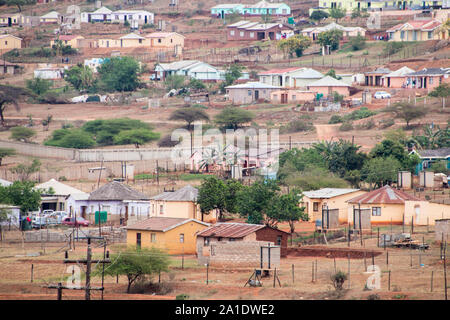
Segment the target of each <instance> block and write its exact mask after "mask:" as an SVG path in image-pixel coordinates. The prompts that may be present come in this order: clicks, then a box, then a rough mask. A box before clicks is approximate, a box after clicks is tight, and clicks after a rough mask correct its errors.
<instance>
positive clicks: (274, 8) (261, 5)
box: [242, 0, 291, 16]
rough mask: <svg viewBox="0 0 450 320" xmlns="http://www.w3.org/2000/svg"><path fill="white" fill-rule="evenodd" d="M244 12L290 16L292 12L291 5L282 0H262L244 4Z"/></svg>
mask: <svg viewBox="0 0 450 320" xmlns="http://www.w3.org/2000/svg"><path fill="white" fill-rule="evenodd" d="M242 13H243V15H245V16H261V15H269V16H288V15H290V14H291V7H289V6H288V5H287V4H286V3H282V2H267V1H265V0H262V1H259V2H257V3H255V4H253V5H252V4H250V5H244V8H243V11H242Z"/></svg>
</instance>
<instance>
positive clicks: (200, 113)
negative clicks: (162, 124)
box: [169, 107, 209, 131]
mask: <svg viewBox="0 0 450 320" xmlns="http://www.w3.org/2000/svg"><path fill="white" fill-rule="evenodd" d="M169 120H179V121H186V123H187V129H188V130H190V131H191V130H192V129H193V126H192V124H193V123H194V122H195V121H201V120H205V121H209V116H208V114H207V113H206V112H205V111H204V110H203V109H200V108H198V107H188V108H180V109H177V110H175V111H174V112H172V114H171V115H170V117H169Z"/></svg>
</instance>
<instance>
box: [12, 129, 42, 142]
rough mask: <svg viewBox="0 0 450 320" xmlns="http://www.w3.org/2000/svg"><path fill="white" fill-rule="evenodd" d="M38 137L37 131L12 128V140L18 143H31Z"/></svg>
mask: <svg viewBox="0 0 450 320" xmlns="http://www.w3.org/2000/svg"><path fill="white" fill-rule="evenodd" d="M35 135H36V131H34V130H33V129H31V128H27V127H14V128H11V136H10V138H11V139H13V140H17V141H23V142H29V141H30V139H31V138H32V137H34V136H35Z"/></svg>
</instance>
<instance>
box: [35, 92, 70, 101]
mask: <svg viewBox="0 0 450 320" xmlns="http://www.w3.org/2000/svg"><path fill="white" fill-rule="evenodd" d="M38 101H39V102H40V103H48V104H65V103H68V101H67V100H65V99H64V98H62V97H61V95H60V94H58V93H56V92H47V93H45V94H44V95H41V96H40V97H39V98H38Z"/></svg>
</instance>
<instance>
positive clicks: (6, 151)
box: [0, 148, 16, 166]
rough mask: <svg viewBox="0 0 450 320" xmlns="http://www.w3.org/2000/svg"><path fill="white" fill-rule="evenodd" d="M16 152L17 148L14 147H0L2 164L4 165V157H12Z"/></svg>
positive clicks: (0, 163)
mask: <svg viewBox="0 0 450 320" xmlns="http://www.w3.org/2000/svg"><path fill="white" fill-rule="evenodd" d="M15 154H16V150H15V149H12V148H0V166H1V165H2V160H3V158H6V157H11V156H13V155H15Z"/></svg>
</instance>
